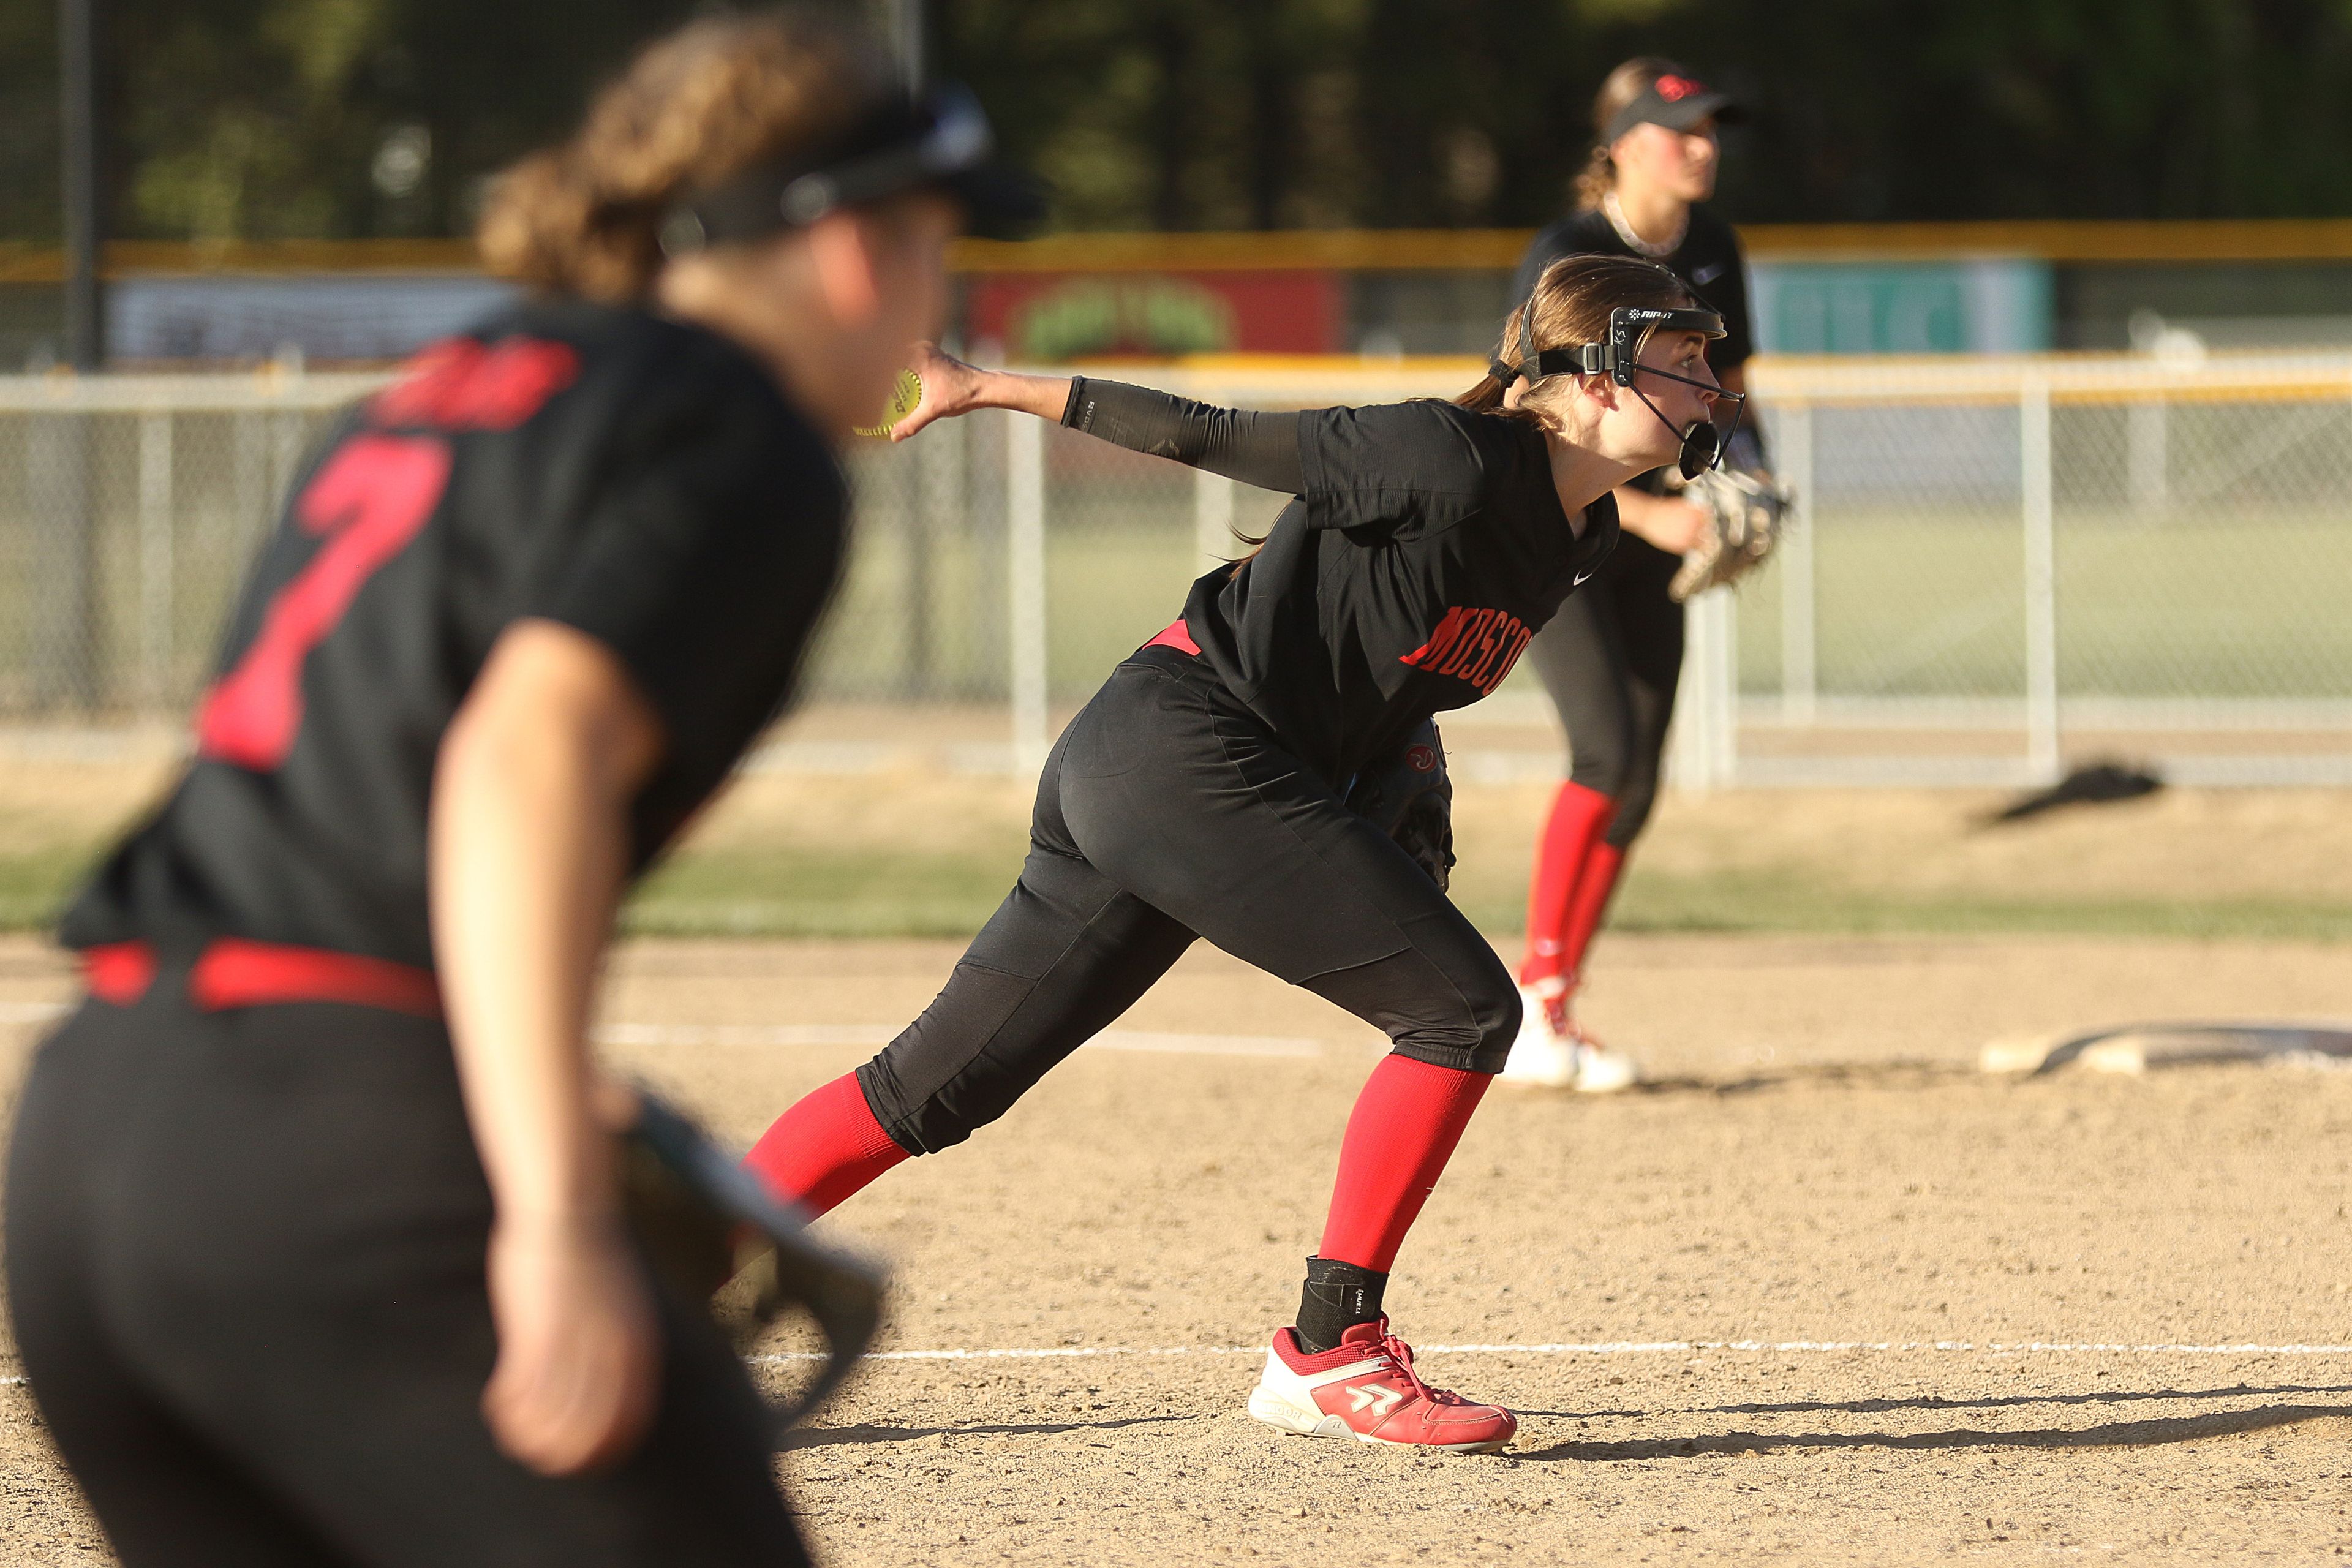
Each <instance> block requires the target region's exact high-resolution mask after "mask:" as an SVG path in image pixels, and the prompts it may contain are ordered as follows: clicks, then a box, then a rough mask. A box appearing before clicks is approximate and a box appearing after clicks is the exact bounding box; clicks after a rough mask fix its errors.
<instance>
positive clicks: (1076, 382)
mask: <svg viewBox="0 0 2352 1568" xmlns="http://www.w3.org/2000/svg"><path fill="white" fill-rule="evenodd" d="M1062 423H1063V424H1065V425H1066V426H1069V427H1070V428H1071V429H1073V430H1083V431H1085V432H1086V433H1087V435H1089V436H1096V437H1101V438H1102V439H1103V440H1106V441H1108V442H1110V443H1111V444H1112V445H1113V446H1118V447H1127V448H1129V450H1130V451H1136V452H1145V453H1149V454H1150V456H1152V457H1155V458H1174V459H1176V461H1178V462H1180V463H1190V464H1192V467H1194V468H1206V469H1208V470H1209V472H1211V473H1213V474H1223V475H1224V476H1225V478H1227V479H1239V480H1240V481H1241V482H1242V483H1244V484H1245V485H1255V486H1256V487H1257V488H1258V489H1262V490H1278V491H1280V492H1281V493H1283V494H1285V495H1297V493H1298V492H1299V491H1300V490H1301V489H1305V488H1306V484H1307V478H1306V474H1305V472H1304V470H1303V469H1302V468H1300V466H1299V461H1298V416H1297V415H1296V414H1262V413H1259V412H1258V411H1257V410H1255V409H1250V408H1218V407H1215V406H1213V405H1210V404H1206V403H1195V402H1193V401H1192V399H1191V398H1189V397H1178V396H1176V395H1173V394H1171V393H1166V392H1154V391H1152V390H1151V389H1150V387H1145V386H1129V385H1128V384H1126V383H1124V382H1118V381H1093V380H1090V379H1088V378H1087V377H1086V376H1083V375H1074V376H1072V377H1071V378H1070V401H1069V404H1068V405H1067V406H1066V407H1065V408H1064V409H1063V410H1062Z"/></svg>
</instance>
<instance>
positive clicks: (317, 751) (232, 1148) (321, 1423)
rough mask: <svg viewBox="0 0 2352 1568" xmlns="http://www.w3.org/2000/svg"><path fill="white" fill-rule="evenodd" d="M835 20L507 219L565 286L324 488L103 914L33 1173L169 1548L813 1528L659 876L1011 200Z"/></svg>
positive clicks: (29, 1242)
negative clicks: (882, 437)
mask: <svg viewBox="0 0 2352 1568" xmlns="http://www.w3.org/2000/svg"><path fill="white" fill-rule="evenodd" d="M987 140H988V139H987V134H986V128H985V125H984V124H983V123H982V122H981V121H979V120H978V118H977V110H975V109H972V108H971V106H970V104H969V100H937V101H934V102H931V103H929V104H917V103H914V102H912V101H910V100H908V99H907V97H906V96H905V94H904V93H903V92H902V91H900V90H899V89H898V88H897V87H896V86H895V84H894V83H893V81H892V79H891V78H890V76H889V74H888V72H887V68H885V67H884V65H883V64H882V63H881V58H880V57H879V56H878V55H877V54H875V53H874V52H873V51H872V50H871V49H869V48H868V47H866V45H865V44H863V43H862V42H860V41H859V40H858V39H856V37H852V36H850V35H848V34H846V33H844V32H842V31H840V30H839V29H837V28H836V27H835V26H833V25H831V24H827V23H821V22H818V21H815V20H813V19H810V18H806V17H793V16H783V17H771V18H766V19H761V20H723V21H707V22H702V23H698V24H696V25H694V26H689V27H688V28H686V29H684V30H683V31H681V32H679V33H678V34H677V35H676V36H674V37H670V38H668V39H667V40H665V41H663V42H661V43H659V44H656V46H654V47H651V48H650V49H648V50H647V51H646V53H645V54H644V55H643V56H642V57H641V58H639V59H638V60H637V62H636V63H635V66H634V67H633V68H631V70H630V71H629V73H628V74H627V76H626V77H625V78H624V79H622V80H621V81H620V82H619V83H618V84H617V85H615V86H614V88H612V89H610V90H609V91H607V92H606V93H605V94H604V96H603V97H602V98H601V99H600V100H599V101H598V102H597V103H596V105H595V106H594V108H593V110H591V112H590V114H589V116H588V118H587V120H586V121H585V123H584V124H583V127H582V129H581V130H580V132H578V134H577V135H576V136H575V137H574V138H573V140H572V142H569V143H568V144H566V145H564V146H562V147H561V148H559V149H557V150H555V151H553V152H551V153H545V154H542V155H541V156H539V157H536V158H534V159H532V160H530V161H529V162H527V163H524V164H522V165H521V166H520V167H519V168H518V169H517V170H516V171H515V172H514V173H512V174H510V175H509V176H508V178H507V179H506V180H505V182H504V183H503V184H501V185H500V187H499V190H498V193H497V195H496V196H495V197H494V199H493V202H492V205H491V207H490V210H489V212H488V215H487V216H486V218H485V221H484V228H483V235H482V238H483V244H484V248H485V251H486V253H487V254H488V257H489V258H490V259H491V260H492V262H493V263H494V264H496V265H498V266H499V267H500V268H502V269H503V270H505V271H507V272H509V273H510V274H513V275H515V276H518V277H520V279H523V280H525V281H526V282H527V283H529V284H530V285H532V286H534V289H535V294H534V297H533V298H532V299H531V300H530V302H528V303H526V304H523V305H521V306H520V307H518V308H516V309H515V310H511V311H510V312H508V313H505V314H502V315H500V316H498V317H495V318H493V319H492V320H490V321H488V322H486V323H485V324H484V325H483V326H482V327H481V328H480V329H479V330H478V331H474V332H471V333H468V334H467V335H465V336H462V337H458V338H456V339H453V340H451V341H449V342H445V343H442V344H440V345H438V346H437V347H436V348H433V349H431V350H428V351H427V352H426V353H424V354H423V355H422V356H421V357H420V358H419V359H418V360H417V361H416V362H415V363H414V364H412V365H411V366H410V367H409V368H408V370H407V371H406V373H405V374H403V375H402V376H401V377H400V378H399V379H398V380H397V381H395V382H394V384H392V385H391V386H390V387H388V388H387V389H385V390H384V391H383V392H382V393H380V394H378V395H376V396H374V397H373V398H372V399H370V400H369V401H368V402H367V403H366V404H364V405H362V406H360V407H359V408H357V409H355V410H354V411H352V414H351V415H350V416H347V417H346V418H345V419H344V421H343V422H342V424H341V426H340V427H339V429H338V430H337V432H336V433H335V434H334V435H333V436H332V437H331V438H330V439H329V440H328V441H327V443H326V444H325V445H324V447H323V448H322V449H321V450H320V452H319V453H318V455H317V456H316V458H314V459H313V460H312V462H311V463H310V466H309V468H307V470H306V471H305V472H304V473H303V474H302V475H301V476H300V477H299V483H298V485H297V487H296V489H295V493H294V497H293V500H291V501H290V503H289V507H288V510H287V512H286V516H285V518H284V520H283V521H282V522H281V523H280V524H279V526H278V531H277V532H276V533H275V534H274V535H273V536H272V537H271V539H270V540H269V541H268V544H267V546H266V548H265V549H264V550H263V552H262V554H261V556H260V559H259V561H258V563H257V566H256V568H255V571H254V575H253V579H252V581H251V582H250V584H248V585H247V590H246V594H245V597H244V600H243V602H242V604H241V605H240V607H239V608H238V610H237V612H236V618H235V621H234V623H233V625H232V626H231V628H230V632H229V636H228V638H227V642H226V650H225V653H224V656H223V660H222V664H221V668H220V673H219V675H218V678H217V679H215V682H214V684H213V686H212V687H211V689H209V691H208V692H207V693H206V694H205V698H204V700H203V703H202V706H201V708H200V709H199V711H198V713H197V716H196V759H195V761H194V763H193V764H192V765H191V767H190V768H189V770H188V772H187V773H186V774H185V776H184V778H183V779H182V781H181V782H180V784H179V785H178V787H177V789H176V790H175V791H174V792H173V795H172V796H171V797H170V799H169V800H168V801H167V802H166V804H165V805H163V807H162V808H161V810H160V811H159V812H158V814H157V815H156V816H154V817H153V818H152V820H151V821H149V822H148V823H147V824H146V825H145V826H142V827H141V828H140V829H139V830H138V831H137V832H136V833H135V834H133V835H132V837H131V838H130V839H129V840H128V841H127V842H126V843H124V844H123V845H122V846H121V847H120V848H119V849H118V850H116V852H115V853H114V855H113V857H112V858H110V860H109V861H108V862H107V863H106V864H105V866H104V867H103V868H102V869H101V870H100V872H99V874H98V876H97V879H96V880H95V881H94V882H93V883H92V884H91V885H90V887H89V888H88V889H86V890H85V891H84V892H83V893H82V895H81V896H80V898H79V900H78V901H77V902H76V903H75V904H74V905H73V907H72V909H71V910H70V912H69V913H68V915H67V917H66V922H65V928H64V937H65V940H66V942H68V944H69V945H71V946H73V947H75V948H78V949H79V950H81V952H82V953H83V956H84V959H85V962H86V965H87V973H88V977H89V989H90V996H89V1000H87V1001H86V1002H85V1003H84V1004H83V1005H82V1006H81V1007H80V1009H79V1011H78V1012H77V1013H76V1014H75V1015H74V1016H73V1017H72V1018H71V1019H70V1020H69V1021H68V1022H67V1024H66V1025H65V1026H63V1027H62V1028H61V1029H60V1030H59V1031H58V1034H57V1035H56V1036H55V1037H52V1038H51V1039H50V1040H49V1041H48V1042H47V1044H46V1045H45V1046H44V1047H43V1048H42V1051H41V1053H40V1056H39V1058H38V1060H37V1063H36V1065H35V1067H34V1068H33V1071H32V1074H31V1078H30V1080H29V1082H28V1084H27V1086H26V1091H25V1096H24V1100H23V1106H22V1110H21V1112H20V1114H19V1118H18V1122H17V1130H16V1141H15V1145H14V1149H13V1152H12V1157H11V1167H10V1170H9V1175H8V1213H7V1247H8V1256H7V1273H8V1285H9V1291H10V1297H11V1302H12V1305H13V1308H14V1311H15V1317H16V1333H17V1338H18V1342H19V1343H20V1345H21V1346H22V1348H23V1352H24V1357H25V1363H26V1370H27V1372H28V1373H29V1375H30V1379H31V1383H32V1387H33V1391H34V1394H35V1395H36V1396H37V1399H38V1400H39V1402H40V1405H41V1409H42V1412H43V1414H44V1415H45V1416H46V1417H47V1422H48V1425H49V1427H50V1430H51V1431H52V1433H53V1434H54V1435H55V1436H56V1439H57V1442H58V1447H59V1448H60V1450H61V1451H62V1452H63V1454H64V1456H65V1458H66V1460H67V1462H68V1464H69V1465H70V1466H71V1467H72V1468H73V1470H74V1473H75V1474H76V1476H77V1477H78V1478H79V1479H80V1481H81V1483H82V1485H83V1487H84V1489H85V1490H86V1491H87V1493H88V1495H89V1500H90V1501H91V1504H92V1506H93V1507H94V1508H95V1509H96V1510H97V1513H98V1515H99V1517H100V1520H101V1521H103V1522H104V1524H105V1526H106V1528H107V1530H108V1531H109V1533H110V1535H111V1536H112V1538H113V1541H114V1543H115V1546H116V1548H117V1550H118V1551H119V1552H121V1557H122V1560H123V1561H124V1562H125V1563H130V1564H132V1565H133V1568H137V1565H139V1564H147V1563H223V1564H230V1563H234V1564H237V1565H240V1568H254V1565H271V1564H291V1563H373V1564H403V1565H407V1564H414V1565H415V1568H447V1565H449V1564H453V1563H498V1564H548V1565H556V1564H561V1565H563V1568H583V1565H589V1564H655V1563H660V1564H679V1563H712V1564H716V1563H728V1564H742V1563H799V1562H802V1561H804V1554H803V1550H802V1548H801V1545H800V1543H799V1542H798V1539H797V1537H796V1535H795V1532H794V1530H793V1524H792V1522H791V1521H790V1519H789V1518H788V1516H787V1515H786V1513H785V1510H784V1507H783V1504H782V1500H781V1499H780V1498H779V1497H778V1495H777V1493H776V1490H775V1488H774V1484H773V1481H772V1476H771V1472H770V1468H769V1461H768V1454H767V1442H766V1437H767V1426H766V1415H765V1413H764V1412H763V1410H762V1408H761V1405H759V1403H758V1401H757V1399H756V1397H755V1394H754V1392H753V1390H752V1389H751V1385H750V1384H749V1382H748V1380H747V1379H746V1377H745V1376H744V1374H743V1372H742V1369H741V1368H740V1365H739V1364H738V1363H736V1361H735V1360H734V1358H733V1355H732V1354H731V1352H730V1351H729V1349H728V1348H727V1347H726V1345H725V1344H724V1343H723V1342H721V1341H720V1340H719V1337H718V1335H717V1334H716V1332H715V1331H714V1330H713V1328H712V1325H711V1324H710V1323H709V1321H708V1320H707V1319H706V1318H705V1317H704V1316H703V1315H702V1313H701V1311H700V1307H699V1303H688V1302H682V1301H678V1300H670V1299H667V1297H665V1296H664V1295H663V1293H662V1292H661V1291H660V1289H657V1288H656V1286H654V1285H653V1284H652V1282H651V1281H650V1279H649V1278H648V1274H647V1270H646V1266H645V1263H644V1260H643V1258H642V1255H641V1254H640V1253H639V1251H638V1249H637V1248H636V1247H635V1245H634V1244H633V1243H632V1241H631V1239H630V1238H629V1237H628V1236H627V1235H626V1234H625V1230H624V1228H623V1226H622V1223H621V1221H620V1218H619V1216H618V1214H617V1210H616V1194H615V1173H614V1164H615V1160H614V1140H613V1138H612V1137H611V1136H610V1134H609V1133H608V1132H606V1131H604V1128H603V1126H602V1124H601V1123H600V1121H599V1119H598V1117H597V1115H596V1114H595V1113H594V1111H593V1109H592V1103H591V1101H592V1097H593V1093H594V1089H595V1081H594V1075H593V1070H592V1068H591V1067H590V1064H589V1060H588V1056H587V1052H586V1049H585V1047H584V1044H583V1032H584V1029H585V1026H586V1022H587V1017H588V1014H589V1004H590V993H591V989H592V986H593V978H594V973H595V970H596V966H597V962H598V956H599V950H600V949H601V947H602V946H603V944H604V942H605V940H606V937H607V934H608V932H609V930H610V927H611V922H612V918H613V914H614V908H615V905H616V903H617V902H618V900H619V899H620V897H621V894H622V891H623V889H624V888H625V886H626V884H627V883H628V882H629V881H630V879H632V878H633V877H635V875H636V874H637V873H638V872H639V871H641V870H642V869H643V868H645V866H646V863H647V861H648V860H649V859H651V858H652V857H653V856H654V855H655V854H656V852H657V851H658V850H659V849H660V848H661V847H662V846H663V844H664V843H665V842H666V841H667V840H668V839H669V838H670V837H672V836H673V835H674V834H675V833H676V832H677V829H678V827H679V826H680V824H681V823H683V822H684V821H685V820H686V818H687V817H688V815H689V814H690V813H691V812H692V811H693V810H694V809H695V807H696V806H697V805H698V804H699V803H700V802H702V801H703V800H704V799H706V798H707V797H708V796H709V795H710V794H711V793H712V792H713V791H714V790H715V789H717V788H718V787H719V784H720V783H721V782H722V780H723V779H724V778H725V776H726V774H727V773H728V772H729V770H730V768H731V766H732V765H733V763H734V761H735V759H736V758H737V757H738V756H739V755H740V752H742V751H743V749H744V748H745V747H746V746H747V745H748V744H749V743H750V742H751V741H752V739H753V738H754V737H755V736H756V735H757V734H758V733H759V731H761V728H762V727H763V726H764V725H765V724H766V723H767V721H768V720H769V719H770V717H771V716H772V714H773V713H774V711H775V710H776V709H777V707H778V705H779V703H780V702H781V701H782V699H783V697H784V696H785V694H786V691H787V689H788V687H789V686H790V684H791V680H792V677H793V671H794V668H795V666H796V665H797V663H798V661H799V658H800V656H801V653H802V650H803V647H805V646H806V643H807V641H808V637H809V634H810V631H811V629H812V627H813V626H814V624H815V622H816V619H817V617H818V615H819V612H820V610H821V609H822V607H823V605H824V602H825V600H826V597H827V595H828V594H829V592H830V590H831V587H832V584H833V583H834V580H835V574H836V572H837V570H838V566H839V563H840V557H841V548H842V507H843V485H842V480H841V476H840V474H839V472H838V470H837V468H836V467H835V460H834V457H833V453H832V450H831V447H832V444H833V443H835V442H836V441H837V440H839V439H841V438H842V437H844V436H845V433H846V432H847V430H848V429H849V428H850V427H851V426H854V425H856V424H859V423H863V422H864V421H866V420H867V419H870V418H871V417H872V416H873V413H874V411H875V410H876V409H877V408H878V407H880V406H882V405H884V404H885V402H886V401H887V396H888V394H889V389H890V386H891V383H892V378H893V376H894V375H895V374H896V372H897V370H898V366H899V365H900V364H901V363H903V362H904V359H905V356H906V353H907V345H908V343H909V342H913V341H915V340H916V339H918V338H919V337H922V336H925V335H927V334H929V333H930V332H933V331H937V329H938V322H939V319H940V306H941V300H942V297H943V283H942V278H941V258H942V253H943V247H944V246H945V244H946V242H947V240H948V238H949V237H950V234H951V232H952V230H953V228H954V226H955V225H956V223H957V221H958V216H959V214H960V212H961V211H962V210H964V209H966V208H971V207H981V208H985V207H986V206H988V205H990V203H991V202H992V199H993V198H994V196H995V195H996V194H998V193H999V192H1000V191H1001V188H1002V187H1001V182H1000V181H999V179H998V178H997V177H996V176H994V175H993V174H991V173H990V172H989V171H988V170H986V169H984V168H982V167H981V166H980V160H981V158H982V155H983V154H984V153H985V151H986V146H987Z"/></svg>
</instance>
